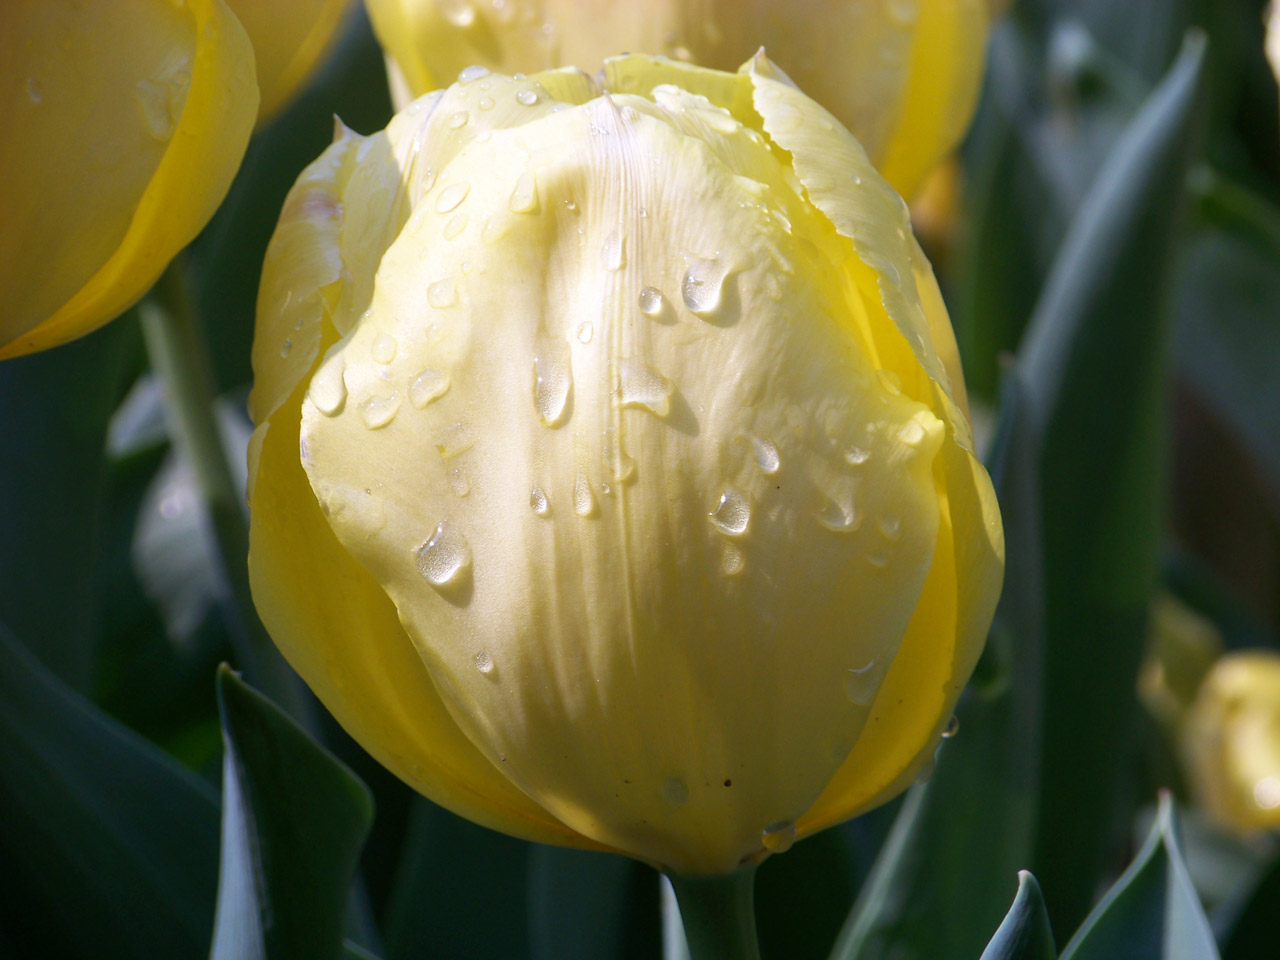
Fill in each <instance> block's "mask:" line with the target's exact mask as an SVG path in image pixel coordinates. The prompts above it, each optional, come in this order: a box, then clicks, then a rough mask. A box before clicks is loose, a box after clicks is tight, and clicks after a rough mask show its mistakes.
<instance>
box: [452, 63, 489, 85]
mask: <svg viewBox="0 0 1280 960" xmlns="http://www.w3.org/2000/svg"><path fill="white" fill-rule="evenodd" d="M487 76H489V68H488V67H482V66H481V65H480V64H478V63H477V64H473V65H472V66H470V67H463V68H462V72H461V73H459V74H458V82H459V83H470V82H471V81H472V80H479V79H480V78H481V77H487Z"/></svg>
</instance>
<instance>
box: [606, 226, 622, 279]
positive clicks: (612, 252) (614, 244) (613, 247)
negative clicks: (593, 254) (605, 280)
mask: <svg viewBox="0 0 1280 960" xmlns="http://www.w3.org/2000/svg"><path fill="white" fill-rule="evenodd" d="M600 262H601V263H602V264H603V265H604V268H605V269H606V270H611V271H617V270H621V269H622V268H623V267H624V266H626V263H627V238H626V235H625V234H624V233H622V232H621V231H620V230H614V231H613V232H612V233H610V234H609V236H608V237H606V238H605V241H604V246H603V247H602V248H601V249H600Z"/></svg>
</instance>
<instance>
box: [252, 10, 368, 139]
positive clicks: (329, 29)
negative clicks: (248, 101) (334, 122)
mask: <svg viewBox="0 0 1280 960" xmlns="http://www.w3.org/2000/svg"><path fill="white" fill-rule="evenodd" d="M227 5H228V6H229V7H231V9H232V10H233V11H235V15H236V16H237V17H239V18H240V23H241V24H243V25H244V28H245V31H246V32H247V33H248V34H249V39H250V41H252V43H253V54H254V58H255V59H256V61H257V66H258V89H259V91H260V93H261V96H262V101H261V103H260V104H259V106H258V116H259V118H261V119H263V120H266V119H269V118H270V117H271V116H272V115H273V114H274V113H275V112H276V111H277V110H279V109H280V108H281V107H282V106H284V104H285V103H286V102H288V100H289V98H291V97H292V96H293V95H294V93H296V92H297V91H298V89H299V88H300V87H301V86H302V84H303V83H304V82H305V81H306V80H307V79H308V78H309V77H310V76H311V73H312V71H314V70H315V68H316V66H317V64H319V63H320V60H321V58H322V57H323V56H324V54H325V53H326V52H327V51H328V49H329V46H330V43H331V42H332V40H333V37H334V33H335V31H336V30H337V28H338V24H339V23H341V21H342V15H343V13H344V12H345V11H346V10H347V8H348V7H349V6H350V5H351V0H227Z"/></svg>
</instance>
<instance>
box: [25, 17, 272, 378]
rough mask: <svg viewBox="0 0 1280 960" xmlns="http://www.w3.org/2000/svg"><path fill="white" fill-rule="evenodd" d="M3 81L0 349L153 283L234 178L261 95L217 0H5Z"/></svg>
mask: <svg viewBox="0 0 1280 960" xmlns="http://www.w3.org/2000/svg"><path fill="white" fill-rule="evenodd" d="M0 84H2V85H3V90H4V92H3V95H0V131H3V136H0V290H3V291H4V298H5V304H4V310H3V314H2V315H0V358H4V357H13V356H20V355H22V354H24V353H30V352H32V351H34V350H43V349H45V348H47V347H51V346H56V345H57V344H60V343H65V342H66V341H68V340H73V339H75V338H76V337H79V336H83V335H84V334H86V333H88V332H89V331H91V330H93V329H96V328H97V327H99V326H101V325H102V324H104V323H106V322H107V321H108V320H110V319H112V318H113V317H115V316H117V315H118V314H120V313H121V312H123V311H124V310H125V309H126V308H127V307H129V306H130V305H131V304H132V303H133V302H134V301H136V300H137V299H138V298H139V297H141V296H142V295H143V294H144V293H145V292H146V291H147V289H148V288H149V287H150V286H151V284H152V283H154V282H155V280H156V278H157V277H158V276H159V275H160V272H161V271H162V270H163V269H164V267H165V265H166V264H167V263H168V262H169V260H170V259H172V258H173V256H174V254H176V253H177V252H178V251H179V250H181V249H182V248H183V247H184V246H186V245H187V244H188V243H189V242H190V241H191V239H192V238H193V237H195V235H196V234H197V233H199V231H200V229H201V228H202V227H203V226H204V225H205V223H206V222H207V221H208V219H209V217H211V216H212V215H213V212H214V210H216V209H217V207H218V204H219V203H220V202H221V201H222V198H223V196H224V195H225V194H226V192H227V188H228V187H229V186H230V185H231V178H232V177H233V176H234V175H235V172H236V168H237V167H238V166H239V165H240V159H241V157H242V156H243V155H244V149H245V145H246V144H247V143H248V140H249V133H250V131H251V130H252V128H253V118H254V115H255V113H256V112H257V106H258V96H257V90H256V88H255V86H254V67H253V50H252V48H251V47H250V44H249V39H248V37H246V36H245V33H244V30H243V29H242V28H241V26H240V24H239V22H238V21H237V20H236V18H235V16H234V15H233V14H232V13H231V11H230V10H228V9H227V7H226V6H225V5H224V4H223V3H222V2H221V0H191V2H190V3H188V4H186V5H183V4H158V3H154V2H145V3H144V2H138V0H113V2H111V3H90V4H84V3H70V2H67V0H9V2H7V3H6V4H5V5H4V7H3V12H0Z"/></svg>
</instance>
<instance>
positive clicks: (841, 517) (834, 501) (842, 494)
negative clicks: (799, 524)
mask: <svg viewBox="0 0 1280 960" xmlns="http://www.w3.org/2000/svg"><path fill="white" fill-rule="evenodd" d="M855 486H856V485H855V482H854V480H853V479H852V478H850V477H837V478H836V480H835V482H834V483H833V484H832V485H831V491H830V493H829V494H828V498H827V502H826V503H825V504H823V506H822V509H821V510H819V511H818V512H817V513H816V514H815V516H816V517H817V518H818V522H819V523H820V524H822V525H823V526H824V527H826V528H827V529H828V530H834V531H835V532H836V533H852V532H853V531H854V530H857V529H858V526H859V524H860V523H861V518H860V517H859V516H858V513H857V510H856V508H855V507H854V502H853V499H854V490H855Z"/></svg>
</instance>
